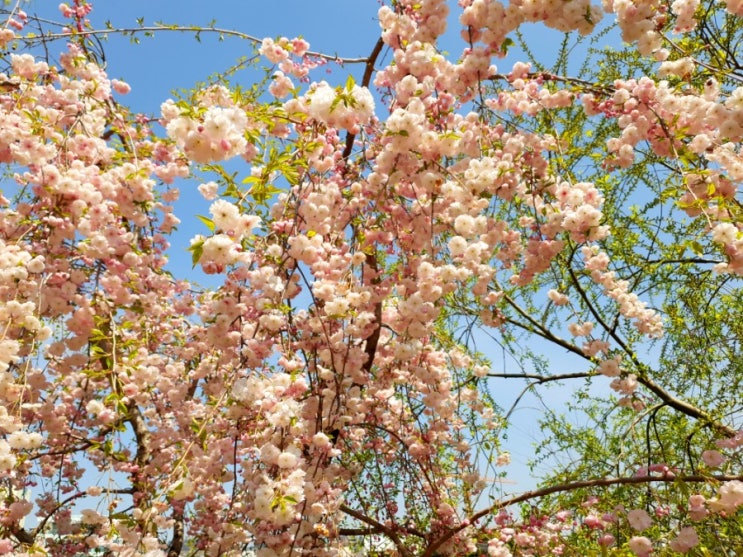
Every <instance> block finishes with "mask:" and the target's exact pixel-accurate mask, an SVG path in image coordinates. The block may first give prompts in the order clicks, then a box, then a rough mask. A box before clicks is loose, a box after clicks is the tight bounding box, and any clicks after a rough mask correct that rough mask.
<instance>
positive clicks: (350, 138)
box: [343, 37, 384, 160]
mask: <svg viewBox="0 0 743 557" xmlns="http://www.w3.org/2000/svg"><path fill="white" fill-rule="evenodd" d="M383 46H384V41H383V40H382V37H379V40H378V41H377V44H375V45H374V49H373V50H372V52H371V54H370V55H369V57H368V58H367V59H366V66H365V67H364V76H363V77H362V78H361V86H362V87H369V83H371V76H372V73H374V64H375V63H376V62H377V58H378V57H379V53H380V52H382V47H383ZM355 140H356V135H355V134H353V133H351V132H348V134H346V146H345V148H344V149H343V160H348V157H350V156H351V151H352V150H353V142H354V141H355Z"/></svg>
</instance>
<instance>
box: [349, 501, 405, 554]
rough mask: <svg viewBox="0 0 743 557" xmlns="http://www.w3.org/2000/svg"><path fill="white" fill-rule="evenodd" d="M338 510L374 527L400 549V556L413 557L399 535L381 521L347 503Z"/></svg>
mask: <svg viewBox="0 0 743 557" xmlns="http://www.w3.org/2000/svg"><path fill="white" fill-rule="evenodd" d="M340 510H341V512H344V513H346V514H347V515H348V516H352V517H353V518H355V519H356V520H358V521H360V522H363V523H364V524H368V525H369V526H371V527H372V528H374V529H376V530H377V531H378V532H379V533H382V534H384V535H385V536H387V537H388V538H389V539H390V540H392V542H393V543H394V544H395V546H396V547H397V549H398V550H399V551H400V555H401V556H402V557H413V556H412V555H411V554H410V552H409V551H408V550H407V548H406V547H405V545H404V544H403V543H402V540H401V539H400V536H398V535H397V532H395V531H394V530H393V529H392V528H389V527H387V526H385V525H384V524H382V523H381V522H377V521H376V520H374V519H373V518H371V517H369V516H366V515H365V514H364V513H361V512H359V511H357V510H355V509H352V508H351V507H349V506H347V505H341V506H340Z"/></svg>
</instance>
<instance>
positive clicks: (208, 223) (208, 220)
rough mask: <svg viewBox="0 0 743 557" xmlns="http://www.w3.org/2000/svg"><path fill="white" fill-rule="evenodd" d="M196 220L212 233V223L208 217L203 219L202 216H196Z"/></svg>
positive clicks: (213, 226)
mask: <svg viewBox="0 0 743 557" xmlns="http://www.w3.org/2000/svg"><path fill="white" fill-rule="evenodd" d="M196 218H197V219H199V220H200V221H201V222H203V223H204V225H206V227H207V228H208V229H209V232H214V228H215V225H214V221H213V220H212V219H210V218H209V217H205V216H204V215H196Z"/></svg>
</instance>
